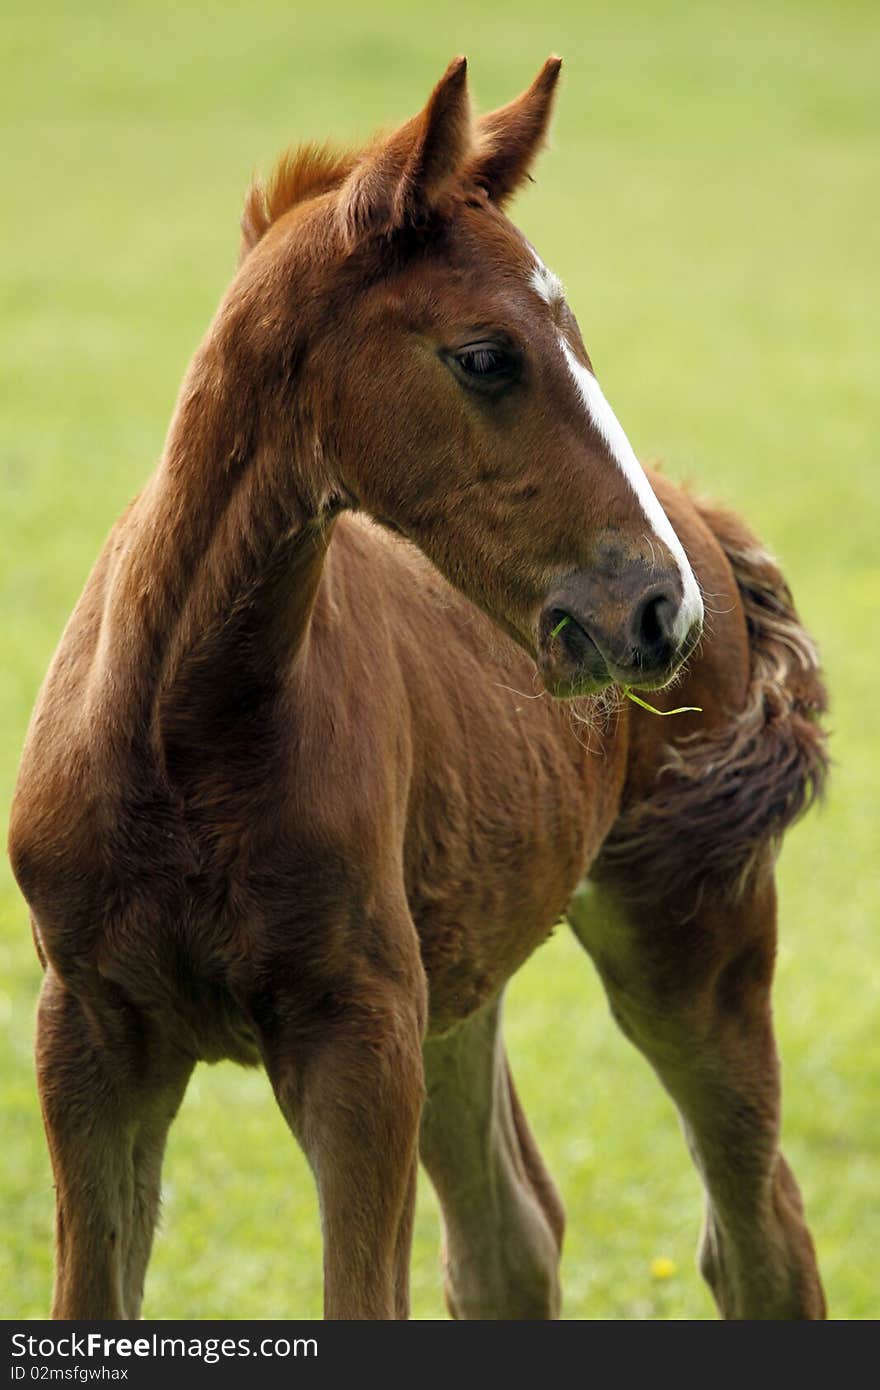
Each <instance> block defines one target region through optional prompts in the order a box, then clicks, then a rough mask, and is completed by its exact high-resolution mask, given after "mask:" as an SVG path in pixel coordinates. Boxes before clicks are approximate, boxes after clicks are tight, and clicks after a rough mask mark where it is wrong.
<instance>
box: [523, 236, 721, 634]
mask: <svg viewBox="0 0 880 1390" xmlns="http://www.w3.org/2000/svg"><path fill="white" fill-rule="evenodd" d="M526 244H527V245H528V247H529V250H530V251H531V253H532V260H533V262H534V265H533V269H532V273H531V275H530V277H529V284H530V286H531V288H532V289H533V290H534V291H535V293H536V294H539V295H540V296H541V298H542V299H543V300H544V302H545V303H546V304H557V303H559V302H560V301H561V300H563V299H565V289H564V288H563V284H562V281H561V280H560V279H559V276H558V275H554V274H553V271H552V270H550V269H549V268H548V267H547V266H546V265H545V264H544V262H543V261H542V260H541V257H540V256H539V255H538V253H537V251H536V250H535V248H534V246H532V245H531V244H530V243H528V242H527V243H526ZM559 343H560V346H561V348H562V351H563V354H564V356H565V361H566V363H567V365H568V370H569V371H570V372H571V375H572V376H573V377H574V381H575V385H576V386H577V389H578V394H579V396H580V398H581V400H582V402H583V404H584V408H585V410H586V412H587V416H588V417H589V419H590V422H591V423H592V425H593V427H594V428H595V429H597V430H598V431H599V433H600V435H601V436H602V438H603V439H604V441H605V443H606V445H607V446H608V450H609V452H610V454H611V457H612V458H613V459H614V461H615V463H616V464H617V466H618V468H619V469H620V471H621V472H622V473H623V476H624V477H625V478H626V480H627V482H628V483H629V485H630V487H631V488H632V490H633V492H634V493H635V495H636V497H637V498H638V500H639V504H640V505H641V508H642V511H643V512H644V514H645V518H646V520H647V522H648V525H649V526H650V527H651V528H652V530H653V532H654V534H655V536H657V537H659V539H660V540H662V541H663V542H664V544H665V545H666V547H667V549H668V550H669V551H670V552H671V553H672V555H673V556H674V557H675V562H676V564H677V565H678V569H679V573H680V575H681V587H682V603H681V608H680V609H679V611H678V615H677V617H676V620H675V626H674V628H673V635H674V636H675V638H676V640H677V641H679V642H681V641H683V640H684V638H685V637H686V636H687V634H688V633H689V632H690V630H691V628H692V627H693V625H694V623H696V622H701V621H702V618H703V600H702V597H701V595H700V589H699V585H698V584H697V581H696V578H695V577H694V572H693V570H692V569H691V567H690V562H689V561H688V557H687V556H686V555H685V553H684V547H683V546H682V543H681V541H680V540H679V539H678V536H677V535H676V534H675V532H674V531H673V529H672V527H671V525H670V523H669V517H668V516H667V515H666V513H665V512H664V510H663V508H662V507H661V506H660V503H659V502H658V501H657V497H656V495H655V493H654V489H653V488H652V487H651V484H650V483H649V482H648V479H647V477H646V476H645V472H644V469H643V468H642V465H641V464H640V463H639V461H638V459H637V458H636V454H635V450H634V449H633V446H632V445H631V444H630V442H629V440H628V439H627V437H626V435H625V434H624V432H623V427H622V426H621V424H620V421H619V420H618V418H617V416H616V415H615V414H614V411H613V410H612V409H611V406H610V405H609V404H608V402H607V400H606V399H605V395H604V392H603V391H602V388H601V386H600V385H599V383H598V381H597V380H596V378H595V377H594V376H593V373H592V372H591V371H589V370H588V369H587V368H586V367H585V366H583V365H582V363H580V362H579V361H578V360H577V358H576V357H575V355H574V353H573V352H572V350H571V348H570V347H569V345H568V343H567V342H566V341H565V338H564V337H563V336H562V334H561V333H560V335H559Z"/></svg>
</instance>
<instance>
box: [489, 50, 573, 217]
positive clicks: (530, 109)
mask: <svg viewBox="0 0 880 1390" xmlns="http://www.w3.org/2000/svg"><path fill="white" fill-rule="evenodd" d="M561 67H562V59H561V58H548V59H547V61H546V63H545V64H544V66H543V67H542V69H541V71H540V72H539V73H538V76H537V77H536V78H535V80H534V82H533V83H532V85H531V87H528V88H526V90H525V91H524V92H523V93H522V95H521V96H518V97H517V98H516V100H515V101H511V102H510V103H509V104H508V105H507V106H501V107H499V108H498V110H497V111H490V112H489V113H488V115H486V116H481V118H480V120H479V121H478V122H477V146H478V153H477V154H476V155H475V157H474V158H473V160H472V161H471V163H470V165H469V167H468V171H467V172H468V175H469V177H470V179H471V180H472V181H473V182H474V183H478V184H480V185H481V186H482V187H483V188H485V189H486V191H487V193H488V194H489V197H490V198H491V199H492V201H493V202H494V203H497V204H499V205H501V204H503V203H505V202H506V201H507V199H508V198H510V197H511V195H512V194H513V193H515V192H516V190H517V189H518V188H519V186H520V184H521V183H523V182H524V181H525V180H526V179H527V178H528V175H529V170H530V168H531V166H532V162H533V161H534V159H535V156H536V155H537V153H538V151H539V150H540V148H541V146H542V145H543V144H544V141H545V140H546V138H547V129H548V127H549V125H550V117H551V115H552V113H553V98H554V96H555V93H556V84H557V81H558V79H559V70H560V68H561Z"/></svg>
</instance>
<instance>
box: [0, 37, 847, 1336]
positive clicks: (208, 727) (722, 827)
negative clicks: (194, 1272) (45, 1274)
mask: <svg viewBox="0 0 880 1390" xmlns="http://www.w3.org/2000/svg"><path fill="white" fill-rule="evenodd" d="M558 71H559V62H558V60H556V59H551V60H550V61H549V62H548V63H547V64H545V66H544V68H543V69H542V71H541V73H540V74H539V76H538V78H537V79H536V81H535V82H534V84H533V85H532V86H531V87H530V88H529V89H528V91H526V92H525V93H524V95H523V96H522V97H520V98H519V99H518V100H517V101H515V102H513V103H511V104H510V105H509V106H507V107H505V108H503V109H501V110H499V111H497V112H494V113H493V114H491V115H489V116H486V117H484V118H483V119H482V120H480V121H479V122H477V123H476V124H475V125H473V124H472V122H471V119H470V115H469V110H468V102H467V93H466V82H465V63H464V60H463V59H460V60H458V61H456V62H454V63H453V64H452V65H451V67H450V68H449V69H448V71H447V72H446V74H445V76H444V77H443V78H442V80H441V81H440V83H439V84H438V86H437V87H436V89H435V91H434V92H433V94H432V96H431V98H430V100H429V102H428V104H427V106H426V107H425V109H424V110H423V111H422V112H421V114H420V115H418V116H417V117H415V118H414V119H413V120H412V121H410V122H409V123H408V124H406V125H404V126H403V127H402V128H401V129H399V130H398V131H396V133H394V134H392V135H391V136H390V137H389V138H387V139H383V140H379V141H377V142H376V143H374V144H373V145H372V146H371V147H369V148H368V149H367V150H366V151H364V152H361V153H359V154H343V155H334V154H330V153H328V152H326V151H324V150H320V149H315V148H307V149H304V150H300V151H298V152H297V153H295V154H294V155H292V156H290V157H289V158H288V159H287V160H285V161H283V162H282V163H281V165H280V166H279V168H278V170H277V171H276V173H275V175H274V178H273V179H272V181H271V182H270V184H269V186H268V188H267V189H262V188H259V187H258V188H255V189H254V190H253V191H252V192H251V194H250V196H249V199H248V203H247V208H246V212H245V218H244V224H243V226H244V244H243V251H242V263H241V267H240V269H239V271H238V274H237V276H236V278H235V280H234V282H233V284H232V287H231V289H230V291H229V293H228V294H227V296H226V298H225V300H224V301H223V303H222V305H221V307H220V310H219V312H218V314H217V316H216V318H215V320H214V322H213V324H212V326H211V328H210V330H209V332H208V335H207V337H206V339H205V341H204V343H203V344H202V346H201V348H200V349H199V351H198V352H197V354H196V356H195V358H194V360H193V363H192V366H191V367H190V370H189V372H188V373H187V376H186V379H185V381H184V384H183V388H182V391H181V395H180V399H179V402H178V406H177V411H176V414H175V417H174V420H173V422H172V425H171V429H170V433H169V436H168V441H167V445H166V447H165V451H164V454H163V457H162V460H161V462H160V464H159V466H158V469H157V470H156V472H155V474H154V475H153V477H152V478H151V480H150V481H149V483H148V484H147V486H146V488H145V489H144V491H143V492H142V493H141V495H140V496H139V497H138V498H137V499H136V500H135V501H134V502H133V503H132V505H131V506H130V507H129V509H128V511H127V512H126V513H125V514H124V516H123V517H122V518H121V520H120V521H119V522H118V523H117V525H116V527H115V528H114V530H113V532H112V533H111V536H110V539H109V541H108V543H107V545H106V547H105V549H104V551H103V553H102V555H101V557H100V559H99V560H98V563H97V565H96V567H95V569H94V572H93V573H92V575H91V578H90V579H89V581H88V584H87V586H86V589H85V592H84V594H83V596H82V598H81V600H80V602H79V604H78V606H77V608H76V610H75V612H74V614H73V617H72V618H71V620H70V623H69V625H68V627H67V630H66V632H65V634H64V637H63V639H62V641H61V645H60V647H59V650H58V653H57V655H56V657H55V659H54V662H53V664H52V667H51V669H50V671H49V674H48V677H47V679H46V682H45V685H44V687H43V690H42V693H41V695H40V698H39V701H38V704H37V708H36V711H35V714H34V717H33V721H32V724H31V729H30V732H29V735H28V740H27V744H26V747H25V751H24V757H23V763H22V769H21V776H20V781H19V786H18V791H17V796H16V801H15V806H14V812H13V819H12V829H11V841H10V847H11V855H12V860H13V864H14V866H15V871H16V874H17V876H18V880H19V882H20V884H21V887H22V889H23V891H24V893H25V895H26V897H27V899H28V902H29V904H30V907H31V911H32V917H33V928H34V936H35V940H36V944H37V949H38V951H39V953H40V957H41V960H42V961H43V963H44V965H45V970H46V973H45V982H44V986H43V990H42V994H41V999H40V1007H39V1022H38V1040H37V1071H38V1079H39V1087H40V1095H41V1099H42V1105H43V1114H44V1117H45V1124H46V1132H47V1135H48V1142H49V1148H50V1151H51V1156H52V1163H53V1167H54V1171H55V1180H56V1189H57V1272H56V1287H55V1299H54V1316H56V1317H59V1318H125V1317H129V1318H130V1317H135V1316H137V1314H138V1311H139V1308H140V1304H141V1297H142V1290H143V1283H144V1275H145V1270H146V1266H147V1260H148V1256H149V1252H150V1245H151V1240H152V1235H153V1228H154V1224H155V1221H156V1215H157V1208H158V1202H159V1187H160V1167H161V1161H162V1153H163V1149H164V1145H165V1139H166V1134H167V1131H168V1127H169V1124H170V1122H171V1120H172V1118H173V1116H174V1114H175V1112H176V1110H177V1108H178V1106H179V1105H180V1102H181V1099H182V1097H183V1094H184V1090H185V1088H186V1084H187V1081H188V1078H189V1076H190V1073H191V1072H192V1069H193V1066H194V1064H195V1063H196V1062H197V1061H198V1060H199V1059H205V1060H208V1061H215V1060H217V1059H218V1058H221V1057H230V1058H234V1059H235V1060H237V1061H239V1062H242V1063H258V1062H261V1063H262V1064H263V1065H264V1066H265V1067H266V1070H267V1071H268V1074H269V1077H270V1079H271V1082H272V1085H273V1087H274V1090H275V1094H276V1096H277V1098H278V1102H279V1104H280V1106H281V1108H282V1110H283V1112H284V1115H285V1117H286V1118H287V1120H288V1122H289V1124H290V1127H291V1129H292V1130H293V1132H294V1134H295V1135H296V1137H297V1139H298V1140H299V1142H300V1143H301V1145H302V1146H303V1148H304V1150H305V1152H306V1154H307V1156H308V1159H309V1162H310V1164H311V1166H312V1168H313V1171H314V1174H315V1178H316V1182H317V1187H318V1192H319V1195H320V1205H321V1214H322V1222H323V1234H324V1248H325V1302H326V1313H327V1316H328V1317H335V1318H390V1317H395V1316H396V1317H402V1316H405V1314H406V1312H407V1282H408V1272H407V1269H408V1257H409V1247H410V1236H411V1226H412V1213H413V1202H414V1193H415V1184H416V1169H417V1156H418V1153H419V1148H420V1149H421V1157H422V1159H423V1161H424V1163H425V1166H426V1167H427V1169H428V1172H429V1174H430V1176H431V1178H432V1180H433V1182H434V1184H435V1186H436V1189H437V1191H438V1193H439V1196H440V1200H441V1203H442V1207H443V1214H444V1222H445V1228H446V1260H447V1268H446V1286H447V1296H448V1300H449V1305H450V1308H451V1310H452V1311H453V1313H454V1314H455V1315H456V1316H459V1317H510V1318H525V1317H535V1316H547V1315H552V1314H553V1313H555V1312H556V1311H557V1309H558V1306H559V1294H558V1286H557V1275H556V1270H557V1264H558V1256H559V1249H560V1243H561V1238H562V1226H563V1213H562V1207H561V1204H560V1201H559V1198H558V1196H557V1194H556V1191H555V1189H554V1187H553V1184H552V1181H551V1179H550V1178H549V1176H548V1174H547V1173H546V1171H545V1169H544V1166H543V1164H542V1161H541V1158H540V1155H539V1153H538V1150H537V1148H536V1146H535V1143H534V1140H533V1139H532V1137H531V1134H530V1132H529V1129H528V1125H527V1123H526V1120H525V1117H524V1115H523V1112H522V1109H521V1107H520V1105H519V1101H518V1099H517V1096H516V1091H515V1090H514V1086H513V1081H512V1078H511V1075H510V1071H509V1068H508V1065H507V1061H506V1058H505V1052H504V1045H503V1042H502V1038H501V1031H500V1007H501V1006H500V1000H501V994H502V991H503V988H504V985H505V982H506V981H507V980H508V978H509V977H510V975H511V974H512V973H513V971H514V970H516V968H517V967H518V966H519V965H520V964H521V963H522V961H524V960H525V958H526V957H527V956H528V954H529V953H530V951H531V950H532V949H533V948H534V947H535V946H536V945H537V944H538V943H539V942H540V941H542V940H543V939H544V938H545V937H546V936H547V934H548V932H549V931H550V930H551V928H552V927H553V924H554V923H555V922H556V921H557V920H558V919H559V917H560V915H561V914H562V913H563V912H564V911H566V909H567V910H568V913H569V918H570V921H571V923H572V926H573V927H574V930H575V931H576V933H577V935H578V937H579V938H580V940H581V941H582V942H583V943H584V945H585V947H586V948H587V950H588V951H589V952H590V954H591V956H592V957H593V959H594V961H595V963H596V965H597V967H598V969H599V971H600V973H601V976H602V979H603V982H604V984H605V987H606V989H607V991H608V996H609V1000H610V1003H611V1009H612V1011H613V1013H614V1015H615V1017H616V1018H617V1020H618V1021H619V1023H620V1024H621V1026H622V1027H623V1029H624V1030H625V1031H626V1033H627V1034H628V1036H629V1037H631V1038H632V1039H633V1041H634V1042H635V1043H636V1045H637V1046H638V1047H639V1048H641V1049H642V1051H643V1052H644V1053H645V1055H646V1056H647V1057H648V1058H649V1060H650V1061H651V1063H652V1064H653V1066H654V1067H655V1068H656V1070H657V1072H658V1074H659V1076H660V1078H661V1080H662V1081H663V1083H664V1085H665V1086H666V1087H667V1088H668V1090H669V1091H670V1093H671V1094H672V1096H673V1097H674V1099H675V1101H676V1103H677V1105H678V1107H679V1109H680V1111H681V1114H682V1117H683V1122H684V1126H685V1131H686V1134H687V1138H688V1142H689V1144H690V1147H691V1150H692V1153H693V1156H694V1160H695V1162H696V1164H697V1166H698V1167H699V1170H700V1173H701V1176H702V1178H703V1181H704V1184H705V1187H706V1194H707V1215H706V1226H705V1234H704V1239H703V1246H702V1267H703V1271H704V1273H705V1275H706V1277H707V1279H708V1280H709V1282H710V1284H711V1286H712V1289H713V1292H714V1294H715V1297H716V1299H717V1302H718V1305H719V1307H720V1309H721V1311H722V1313H723V1314H724V1315H725V1316H727V1317H764V1318H783V1317H820V1316H822V1314H823V1310H824V1309H823V1297H822V1292H821V1287H820V1284H819V1277H818V1274H817V1271H816V1265H815V1260H814V1255H813V1248H812V1244H811V1241H810V1237H809V1234H808V1232H807V1228H806V1225H805V1223H804V1219H803V1213H802V1207H801V1201H800V1196H799V1193H798V1189H797V1185H796V1183H795V1180H794V1178H793V1177H792V1174H791V1172H790V1170H789V1169H788V1167H787V1166H786V1164H785V1161H784V1159H783V1158H782V1156H781V1154H780V1152H779V1148H778V1122H779V1081H778V1071H777V1062H776V1053H775V1048H774V1041H773V1034H772V1029H771V1022H770V984H771V976H772V971H773V956H774V939H775V904H774V890H773V870H772V862H773V851H774V846H775V843H776V840H777V838H778V836H779V834H780V832H781V830H782V829H783V828H784V826H785V825H786V824H787V823H788V822H790V821H791V819H792V818H793V817H794V815H795V814H796V813H797V812H798V811H800V810H801V809H802V807H803V806H804V804H805V803H806V801H807V800H808V799H809V796H810V794H811V792H812V790H814V789H815V787H816V785H817V784H818V783H819V782H820V780H821V775H822V772H823V770H824V752H823V745H822V740H821V735H820V733H819V731H818V728H817V726H816V724H815V722H814V715H815V713H816V712H817V711H819V710H821V708H822V707H823V692H822V687H821V684H820V681H819V677H818V673H817V664H816V658H815V654H814V651H813V648H812V646H811V644H810V642H809V640H808V638H807V637H806V636H805V634H804V633H803V631H802V630H801V628H800V627H799V625H798V622H797V619H796V616H795V614H794V611H793V609H792V606H791V601H790V598H789V596H788V593H787V590H786V588H785V585H784V582H783V580H782V578H781V576H780V575H779V573H778V571H777V570H776V568H775V566H774V564H773V562H772V561H771V560H770V559H769V558H768V557H767V556H766V555H765V554H764V553H763V552H762V551H761V550H760V548H759V547H758V546H757V544H756V542H755V541H754V540H753V539H752V537H751V536H750V535H749V534H748V532H747V531H746V530H745V529H744V527H742V526H741V525H740V523H739V522H737V521H735V520H734V519H732V518H731V517H729V516H726V515H724V514H721V513H718V512H714V511H710V510H708V509H706V508H705V507H700V506H698V505H696V504H695V503H694V502H693V501H691V500H690V499H689V498H688V497H687V496H685V495H684V494H683V493H682V492H680V491H679V490H678V489H677V488H675V487H674V486H672V485H671V484H669V483H667V482H665V481H664V480H663V479H661V478H653V479H652V481H651V482H649V481H648V479H647V477H646V476H645V474H644V473H643V472H642V470H641V469H640V467H639V464H638V463H637V461H636V458H635V456H634V454H633V452H632V449H631V448H630V445H629V443H628V442H627V439H626V437H625V435H624V434H623V431H622V430H621V428H620V426H619V424H618V423H617V420H616V419H615V417H614V415H613V414H612V412H611V409H610V407H609V406H608V404H607V402H606V401H605V398H604V396H603V395H602V392H601V390H600V388H599V385H598V383H597V381H596V378H595V376H594V375H593V372H592V368H591V366H590V362H589V358H588V357H587V354H586V351H585V349H584V346H583V343H582V341H581V337H580V333H579V331H578V327H577V324H576V322H575V319H574V317H573V315H572V313H571V311H570V309H569V308H568V305H567V304H566V302H565V299H564V296H563V291H562V287H561V285H560V283H559V281H558V280H557V279H556V277H555V276H554V275H553V274H552V273H551V272H550V271H549V270H548V269H547V268H546V267H545V266H544V265H543V264H542V262H541V261H540V259H539V258H538V256H537V255H536V253H535V252H534V250H533V249H532V248H531V247H530V246H529V244H528V243H527V242H526V241H525V240H524V238H523V237H522V236H521V235H520V234H519V232H517V231H516V229H515V228H514V227H513V226H512V225H511V223H510V222H509V221H508V220H507V219H506V217H505V215H504V212H503V208H504V206H505V204H506V202H507V200H508V198H509V197H510V195H511V194H512V193H513V192H514V190H515V189H516V188H517V186H518V185H519V184H521V183H522V181H523V180H524V179H525V178H526V177H527V175H528V170H529V167H530V164H531V162H532V159H533V156H534V155H535V153H536V151H537V149H538V147H539V146H540V145H541V143H542V141H543V138H544V135H545V132H546V127H547V123H548V119H549V113H550V107H551V104H552V96H553V90H554V86H555V83H556V79H557V75H558ZM658 499H659V500H658ZM692 566H693V569H692ZM694 571H696V573H697V574H698V575H699V579H700V584H701V585H702V587H703V590H704V591H705V592H707V593H711V594H713V595H722V596H723V599H719V600H718V601H717V609H718V611H717V612H716V613H715V614H714V616H713V618H712V622H711V625H710V626H707V630H706V633H705V635H704V637H703V641H702V643H701V644H700V645H699V648H698V642H699V638H700V634H701V626H702V618H703V609H702V602H701V597H700V589H699V587H698V584H697V582H696V580H695V578H694ZM499 629H500V633H499ZM688 657H691V658H692V660H691V663H690V668H689V672H688V675H687V677H686V679H685V683H684V685H683V686H682V687H681V688H680V689H679V690H678V691H677V692H676V694H675V702H676V703H688V704H693V705H699V706H702V713H699V714H689V715H683V716H679V717H678V718H677V719H676V720H675V721H674V727H673V728H671V729H670V728H669V727H668V725H667V724H666V721H664V720H660V719H657V718H655V717H654V716H653V715H650V714H646V713H644V712H640V711H637V710H634V708H633V707H632V706H631V705H630V704H629V703H627V702H623V706H622V707H619V706H620V701H609V700H608V699H607V697H606V699H605V702H604V704H603V703H602V701H601V700H597V699H596V698H595V697H596V695H597V693H598V692H600V691H602V690H603V689H607V688H609V687H613V683H617V684H629V685H632V686H635V687H637V688H639V689H641V690H653V691H655V695H654V697H653V698H654V700H655V701H656V703H657V704H658V705H659V706H660V707H664V706H665V707H668V706H669V704H670V696H669V695H668V693H667V692H666V690H665V689H664V687H665V686H666V685H667V684H668V682H669V681H670V679H671V678H672V677H673V676H674V675H675V674H676V672H679V673H681V671H682V669H683V668H682V663H683V662H684V661H685V660H686V659H687V658H688ZM536 666H537V670H538V671H539V672H540V677H541V680H542V682H543V686H544V689H545V691H546V692H549V695H548V698H544V699H538V698H526V696H524V695H523V694H522V693H518V692H526V694H527V695H528V694H529V693H530V692H533V679H534V677H535V668H536ZM550 696H556V697H562V696H576V697H580V699H579V702H576V703H575V704H571V703H566V702H565V701H564V700H562V699H556V700H554V699H552V698H549V697H550ZM573 712H576V713H577V714H578V719H577V720H574V721H573V719H572V714H573ZM583 720H587V721H589V726H590V727H589V729H588V730H585V729H584V726H583V723H582V722H579V721H583ZM667 739H670V740H671V741H670V742H666V740H667ZM585 875H589V881H590V884H591V886H590V887H589V888H586V887H585V886H583V885H584V883H585ZM578 885H581V887H579V886H578Z"/></svg>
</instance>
